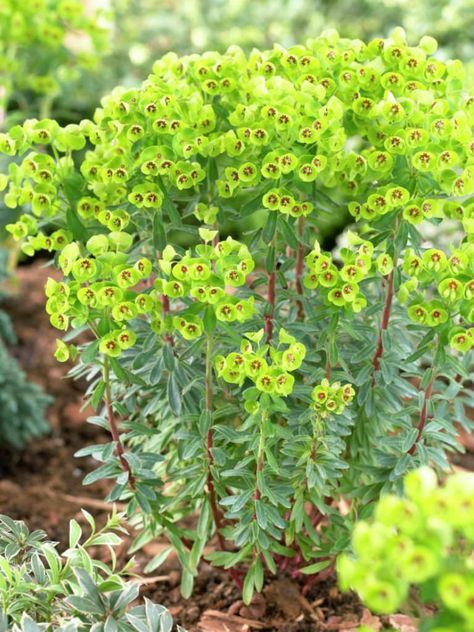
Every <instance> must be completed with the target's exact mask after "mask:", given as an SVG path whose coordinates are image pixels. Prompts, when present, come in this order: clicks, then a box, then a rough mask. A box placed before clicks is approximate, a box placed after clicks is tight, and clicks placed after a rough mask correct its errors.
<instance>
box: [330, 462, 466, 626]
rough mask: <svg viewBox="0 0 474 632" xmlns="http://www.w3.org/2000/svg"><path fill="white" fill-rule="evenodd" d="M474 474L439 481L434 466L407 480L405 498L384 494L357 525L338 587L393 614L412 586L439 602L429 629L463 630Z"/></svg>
mask: <svg viewBox="0 0 474 632" xmlns="http://www.w3.org/2000/svg"><path fill="white" fill-rule="evenodd" d="M473 492H474V476H473V475H472V473H468V472H462V473H457V474H454V475H452V476H451V477H450V478H449V479H448V481H447V483H446V485H444V486H438V485H437V480H436V474H435V473H434V471H433V470H430V469H428V468H422V469H420V470H417V471H415V472H411V473H410V474H408V475H407V476H406V478H405V497H400V496H395V495H392V494H387V495H386V496H383V497H382V498H381V499H380V501H379V503H378V505H377V508H376V510H375V516H374V518H373V520H372V521H370V522H367V521H360V522H359V523H357V525H356V528H355V530H354V534H353V536H352V541H353V548H354V552H355V556H354V557H351V556H349V555H343V556H341V557H340V558H339V560H338V568H339V576H340V581H341V585H342V586H343V587H344V588H345V589H347V588H349V587H350V588H355V589H356V590H357V591H358V592H359V594H360V595H361V597H362V598H363V599H364V601H365V602H366V603H367V605H368V606H369V607H370V608H371V609H372V610H374V611H376V612H383V613H390V612H395V611H396V610H397V609H398V608H399V607H400V605H401V604H402V602H403V601H404V600H406V599H407V598H408V593H409V588H410V585H413V584H414V585H420V586H421V587H422V592H421V594H422V596H423V597H422V598H425V599H427V600H428V601H430V602H433V601H435V600H436V602H437V605H438V608H437V612H436V616H435V618H434V620H433V621H429V620H426V622H425V625H426V626H427V627H426V629H429V630H434V631H435V630H439V631H440V632H441V631H443V630H459V632H464V631H465V632H468V630H471V629H472V625H473V623H474V603H473V600H472V585H473V581H474V574H473V569H472V563H471V561H472V560H471V558H472V552H473V535H474V533H473V528H472V525H473V520H474V503H473Z"/></svg>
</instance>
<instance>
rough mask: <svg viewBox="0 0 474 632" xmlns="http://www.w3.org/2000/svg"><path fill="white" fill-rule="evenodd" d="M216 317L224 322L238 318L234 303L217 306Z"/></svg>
mask: <svg viewBox="0 0 474 632" xmlns="http://www.w3.org/2000/svg"><path fill="white" fill-rule="evenodd" d="M216 318H217V320H220V321H221V322H224V323H232V322H234V321H235V320H237V310H236V308H235V305H233V304H232V303H222V304H220V305H218V306H217V307H216Z"/></svg>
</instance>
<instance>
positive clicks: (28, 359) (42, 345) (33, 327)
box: [0, 262, 474, 632]
mask: <svg viewBox="0 0 474 632" xmlns="http://www.w3.org/2000/svg"><path fill="white" fill-rule="evenodd" d="M48 276H54V271H53V269H52V268H44V267H42V263H41V262H39V263H38V262H36V263H34V264H32V265H29V266H24V267H20V269H19V270H18V274H17V279H18V286H17V287H16V288H15V287H12V290H13V296H12V298H11V299H10V300H9V301H8V304H7V306H6V308H7V310H8V312H9V313H10V315H11V317H12V319H13V321H14V326H15V330H16V333H17V336H18V345H17V346H16V347H15V348H14V349H13V350H12V352H13V354H14V355H15V357H16V358H17V359H18V361H19V362H20V364H21V365H22V367H23V368H24V370H25V371H26V372H27V373H28V375H29V378H30V379H31V380H32V381H34V382H36V383H38V384H40V385H41V386H42V387H43V388H44V389H45V390H46V391H47V392H48V393H50V394H51V395H52V396H53V397H54V403H53V404H52V406H51V407H50V410H49V413H48V417H49V420H50V424H51V434H50V435H49V436H48V437H45V438H42V439H39V440H35V441H34V442H32V443H31V444H30V445H29V446H28V448H27V449H25V450H24V451H22V452H13V451H11V450H7V449H5V448H0V513H5V514H8V515H10V516H11V517H12V518H15V519H22V520H25V521H26V522H27V523H28V524H29V526H30V528H41V529H44V530H45V531H47V532H48V534H49V536H50V537H51V538H52V539H54V540H57V541H58V542H60V543H61V545H62V546H65V545H66V544H67V538H68V524H69V520H70V519H71V518H76V519H77V520H80V521H82V523H83V524H84V520H83V518H82V515H81V513H80V508H81V506H83V507H85V509H87V510H88V511H89V512H90V513H92V514H94V515H95V516H96V517H97V518H98V520H99V522H100V521H103V520H104V519H105V516H106V515H107V513H108V512H110V510H111V507H110V506H109V505H107V504H106V503H104V502H103V498H104V497H105V495H106V493H107V484H104V483H100V482H99V483H97V484H94V485H92V486H89V487H84V486H83V485H82V479H83V477H84V475H85V474H86V473H87V472H88V471H90V470H91V469H92V468H93V467H94V466H95V464H94V462H93V461H92V460H90V459H77V458H74V457H73V454H74V453H75V452H76V451H77V450H78V449H80V448H81V447H83V446H84V445H88V444H90V443H100V442H101V441H106V440H108V437H107V436H106V435H105V434H104V432H103V431H102V430H101V429H99V428H97V427H94V426H91V425H89V424H87V423H86V418H87V416H88V415H89V414H90V411H82V410H81V408H82V406H83V397H82V393H83V392H84V384H83V383H80V382H74V381H73V380H71V379H67V378H66V377H65V376H66V373H67V371H68V369H69V368H70V367H69V366H68V365H63V364H59V363H58V362H57V361H56V360H55V358H54V357H53V353H54V349H55V339H56V337H59V336H58V335H57V333H58V332H56V331H55V330H54V328H53V327H52V326H51V325H50V323H49V319H48V316H47V315H46V314H45V312H44V303H45V298H44V292H43V287H44V284H45V282H46V279H47V277H48ZM468 440H470V441H472V437H467V438H466V442H465V443H466V446H467V447H468V449H469V448H470V447H471V445H470V444H469V441H468ZM457 463H459V464H460V465H461V466H464V467H468V466H470V465H472V469H474V448H473V453H469V451H468V453H467V455H466V456H463V457H461V458H459V459H458V460H457ZM164 546H167V545H166V544H165V543H163V542H159V541H156V542H152V543H150V544H148V545H147V546H145V547H144V549H143V550H141V551H140V552H138V553H137V555H136V561H137V571H138V572H139V573H140V570H141V569H143V568H144V566H145V565H146V563H147V562H148V561H149V560H150V559H151V558H152V557H154V556H155V555H157V554H158V553H159V552H160V550H162V549H163V547H164ZM156 572H157V573H159V575H156V576H154V577H144V578H143V581H142V582H141V583H142V594H144V595H146V596H148V597H150V598H152V599H153V600H154V601H155V602H157V603H162V604H163V605H165V606H167V607H168V608H169V609H170V611H171V613H172V614H173V615H174V618H175V621H176V622H177V623H178V624H180V625H182V626H183V627H184V628H185V629H186V630H187V631H188V632H252V631H253V630H264V631H265V632H322V631H331V630H339V631H341V632H355V630H357V628H358V626H359V625H360V624H361V623H362V624H366V625H368V626H371V627H372V628H373V630H382V629H387V628H389V627H392V629H396V630H397V629H398V630H404V632H414V631H415V630H416V629H417V628H416V622H415V621H414V620H413V619H411V618H410V617H407V616H406V615H393V616H392V617H389V618H388V617H382V618H379V617H376V616H373V615H372V614H371V613H370V612H369V611H368V610H367V609H366V608H364V607H363V606H362V604H361V603H360V602H359V601H358V599H357V597H356V596H355V595H354V594H352V593H348V594H342V593H341V592H340V591H339V589H338V587H337V584H336V580H335V578H334V577H329V578H326V579H324V580H323V581H320V582H318V583H315V584H314V585H313V586H312V588H311V589H310V591H309V592H308V594H306V595H305V596H304V597H303V596H302V591H301V582H303V581H304V579H302V580H301V582H299V580H298V579H296V580H295V579H290V578H289V577H280V578H278V579H275V580H273V581H271V582H269V583H268V584H267V585H266V586H265V588H264V591H263V594H262V595H261V596H257V597H256V598H255V599H254V602H253V603H252V604H251V605H250V606H244V605H243V603H242V602H241V601H240V594H239V591H238V589H237V588H236V587H235V585H234V584H233V582H232V581H231V580H230V578H229V576H228V574H227V573H226V572H225V571H222V570H219V569H214V568H211V567H210V566H209V565H207V564H206V563H203V564H202V567H201V569H200V572H199V576H198V577H197V578H196V585H195V590H194V592H193V595H192V597H191V598H190V599H188V600H184V599H183V598H182V597H181V596H180V592H179V582H180V573H179V564H178V562H177V559H176V556H174V555H173V554H171V555H170V556H169V557H168V559H167V561H166V563H165V564H164V565H163V566H162V567H160V568H159V569H158V571H156Z"/></svg>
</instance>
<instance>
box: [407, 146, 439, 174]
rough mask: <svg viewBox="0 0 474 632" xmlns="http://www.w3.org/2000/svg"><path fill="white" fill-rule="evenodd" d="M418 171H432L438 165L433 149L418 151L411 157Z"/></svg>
mask: <svg viewBox="0 0 474 632" xmlns="http://www.w3.org/2000/svg"><path fill="white" fill-rule="evenodd" d="M411 164H412V165H413V166H414V167H415V169H418V171H432V170H433V169H434V168H435V166H436V156H435V154H434V153H432V152H431V151H418V152H417V153H416V154H415V155H414V156H413V158H412V159H411Z"/></svg>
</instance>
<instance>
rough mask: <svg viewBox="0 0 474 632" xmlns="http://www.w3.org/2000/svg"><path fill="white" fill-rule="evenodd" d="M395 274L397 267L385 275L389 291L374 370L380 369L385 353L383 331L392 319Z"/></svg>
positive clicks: (374, 359) (374, 358) (386, 297)
mask: <svg viewBox="0 0 474 632" xmlns="http://www.w3.org/2000/svg"><path fill="white" fill-rule="evenodd" d="M394 276H395V269H393V270H392V271H391V272H390V274H389V275H388V276H387V277H385V278H386V280H387V293H386V296H385V306H384V310H383V314H382V322H381V323H380V329H379V335H378V338H377V346H376V348H375V353H374V357H373V358H372V365H373V367H374V371H378V369H379V368H380V359H381V357H382V355H383V338H382V335H383V332H384V331H386V330H387V328H388V323H389V320H390V314H391V312H392V302H393V285H394Z"/></svg>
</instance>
